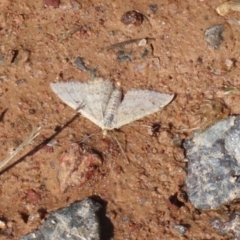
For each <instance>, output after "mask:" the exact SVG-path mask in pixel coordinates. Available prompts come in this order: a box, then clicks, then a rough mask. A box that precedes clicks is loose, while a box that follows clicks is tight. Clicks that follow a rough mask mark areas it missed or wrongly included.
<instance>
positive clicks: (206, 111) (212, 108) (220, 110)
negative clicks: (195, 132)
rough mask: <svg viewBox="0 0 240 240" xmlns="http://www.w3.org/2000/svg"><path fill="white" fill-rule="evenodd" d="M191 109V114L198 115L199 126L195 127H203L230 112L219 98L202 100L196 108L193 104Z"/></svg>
mask: <svg viewBox="0 0 240 240" xmlns="http://www.w3.org/2000/svg"><path fill="white" fill-rule="evenodd" d="M192 111H193V114H195V115H199V123H198V125H199V124H200V126H199V127H197V129H204V128H206V127H208V126H210V125H212V124H213V123H215V122H216V121H218V120H220V119H223V118H225V117H227V116H229V114H230V110H229V109H228V108H227V106H226V105H225V104H224V103H223V102H222V100H221V99H209V100H204V101H202V103H201V104H200V105H199V107H198V108H196V106H194V107H193V108H192Z"/></svg>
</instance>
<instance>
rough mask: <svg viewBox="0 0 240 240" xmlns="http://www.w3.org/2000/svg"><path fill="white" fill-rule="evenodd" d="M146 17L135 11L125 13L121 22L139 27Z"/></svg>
mask: <svg viewBox="0 0 240 240" xmlns="http://www.w3.org/2000/svg"><path fill="white" fill-rule="evenodd" d="M143 19H144V16H143V15H142V14H141V13H140V12H137V11H135V10H133V11H128V12H126V13H124V14H123V15H122V17H121V22H122V23H123V24H125V25H130V24H133V25H135V26H139V25H141V24H142V22H143Z"/></svg>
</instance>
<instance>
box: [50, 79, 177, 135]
mask: <svg viewBox="0 0 240 240" xmlns="http://www.w3.org/2000/svg"><path fill="white" fill-rule="evenodd" d="M51 89H52V90H53V92H54V93H56V94H57V96H58V97H59V98H60V99H61V100H62V101H63V102H64V103H66V104H67V105H69V106H70V107H71V108H73V109H75V110H77V111H78V112H80V113H81V114H82V115H83V116H84V117H86V118H88V119H89V120H90V121H92V122H93V123H95V124H96V125H97V126H99V127H100V128H101V129H102V130H103V133H104V135H106V131H107V130H112V129H115V128H117V129H118V128H120V127H122V126H124V125H126V124H128V123H131V122H133V121H135V120H138V119H140V118H143V117H145V116H147V115H149V114H152V113H155V112H157V111H158V110H160V109H162V108H163V107H164V106H166V105H167V104H168V103H170V102H171V101H172V99H173V97H174V95H171V94H166V93H160V92H156V91H151V90H140V89H131V90H130V91H128V92H127V93H126V94H125V95H124V97H123V96H122V89H121V87H120V85H119V84H116V85H115V84H113V83H112V82H110V81H109V80H104V79H102V78H95V79H94V80H91V81H89V82H57V83H51ZM122 97H123V99H122Z"/></svg>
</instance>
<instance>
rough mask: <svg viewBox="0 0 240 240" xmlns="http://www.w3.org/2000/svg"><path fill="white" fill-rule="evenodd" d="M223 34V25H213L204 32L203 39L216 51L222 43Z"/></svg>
mask: <svg viewBox="0 0 240 240" xmlns="http://www.w3.org/2000/svg"><path fill="white" fill-rule="evenodd" d="M223 32H224V25H222V24H218V25H213V26H211V27H209V28H208V29H206V30H205V33H204V39H205V41H206V42H207V43H208V44H209V45H210V46H211V47H213V48H214V49H216V50H218V49H219V48H220V46H221V44H222V42H223V41H224V38H223V36H222V34H223Z"/></svg>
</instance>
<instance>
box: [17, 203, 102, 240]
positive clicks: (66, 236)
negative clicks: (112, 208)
mask: <svg viewBox="0 0 240 240" xmlns="http://www.w3.org/2000/svg"><path fill="white" fill-rule="evenodd" d="M100 208H101V205H100V204H99V203H97V202H94V201H93V200H92V199H85V200H83V201H81V202H76V203H73V204H71V205H70V206H68V207H66V208H64V209H61V210H59V211H57V212H54V213H52V214H51V215H50V216H49V217H48V218H47V220H46V221H45V222H44V223H43V225H42V226H41V228H40V229H39V230H37V231H35V232H33V233H30V234H28V235H26V236H24V237H22V238H20V239H19V240H53V239H56V240H98V239H99V240H100V227H99V221H98V217H97V215H96V213H97V212H98V211H99V210H100Z"/></svg>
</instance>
